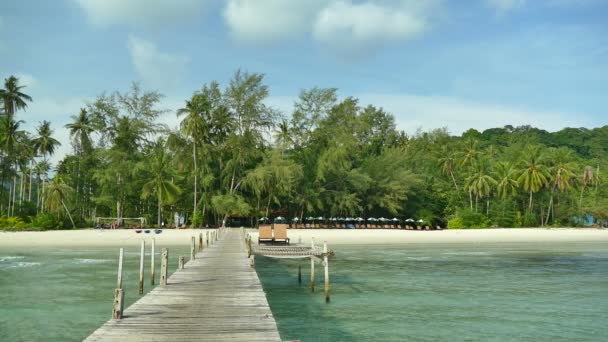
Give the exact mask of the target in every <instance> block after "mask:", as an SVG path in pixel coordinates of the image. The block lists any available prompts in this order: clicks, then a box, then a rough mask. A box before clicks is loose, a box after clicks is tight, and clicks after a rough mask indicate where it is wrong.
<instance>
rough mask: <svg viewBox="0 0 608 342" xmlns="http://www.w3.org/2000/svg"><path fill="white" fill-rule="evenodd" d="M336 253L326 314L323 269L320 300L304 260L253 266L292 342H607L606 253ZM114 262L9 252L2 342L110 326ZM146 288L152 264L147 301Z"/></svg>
mask: <svg viewBox="0 0 608 342" xmlns="http://www.w3.org/2000/svg"><path fill="white" fill-rule="evenodd" d="M332 248H333V249H334V251H335V252H336V256H335V257H334V258H332V259H331V260H330V270H331V272H330V276H331V290H332V301H331V302H330V303H329V304H325V302H324V297H323V272H322V267H321V265H317V268H316V273H317V277H316V280H317V292H316V293H311V292H310V290H309V289H308V284H309V279H310V277H309V267H310V263H309V262H308V261H300V262H301V265H302V278H303V283H302V285H298V284H297V265H298V261H294V260H276V259H267V258H262V257H259V258H256V269H257V272H258V274H259V275H260V278H261V279H262V283H263V285H264V289H265V290H266V292H267V295H268V299H269V302H270V305H271V307H272V311H273V314H274V316H275V318H276V320H277V322H278V325H279V330H280V332H281V336H282V337H283V339H284V340H287V339H301V340H302V341H606V340H608V246H607V245H606V244H605V243H603V244H599V243H584V244H580V243H578V244H518V245H474V244H459V245H403V246H338V245H336V246H333V247H332ZM157 249H158V250H160V246H157ZM125 251H126V258H125V272H124V277H123V279H124V280H123V282H124V287H125V290H126V302H127V303H126V304H127V305H129V304H131V303H133V302H134V301H135V300H136V299H137V298H138V297H139V295H138V294H137V283H138V269H139V266H138V265H139V248H138V247H132V248H128V249H126V250H125ZM178 255H188V248H187V247H186V248H181V249H180V248H175V247H172V248H170V259H171V260H170V265H173V266H177V256H178ZM117 256H118V248H93V249H90V248H79V249H72V248H54V249H36V250H25V249H16V248H13V249H7V248H0V341H80V340H82V339H83V338H85V337H86V336H88V335H89V334H90V333H91V332H92V331H93V330H95V329H96V328H97V327H99V326H100V325H101V324H102V323H103V322H105V321H106V320H107V319H108V318H109V317H110V313H111V304H112V296H113V288H114V287H115V282H116V263H117V261H116V260H117ZM156 260H157V262H159V260H160V257H159V256H158V255H157V258H156ZM159 268H160V265H157V277H158V269H159ZM174 269H175V268H174V267H173V268H171V270H174ZM157 281H158V280H157ZM148 282H149V265H146V290H149V285H148Z"/></svg>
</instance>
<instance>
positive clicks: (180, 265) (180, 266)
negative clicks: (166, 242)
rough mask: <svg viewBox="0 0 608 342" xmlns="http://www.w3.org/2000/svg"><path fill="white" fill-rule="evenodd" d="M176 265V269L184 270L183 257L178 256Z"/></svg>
mask: <svg viewBox="0 0 608 342" xmlns="http://www.w3.org/2000/svg"><path fill="white" fill-rule="evenodd" d="M178 260H179V261H178V263H177V268H178V269H180V270H183V269H184V256H183V255H180V257H179V259H178Z"/></svg>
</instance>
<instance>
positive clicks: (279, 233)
mask: <svg viewBox="0 0 608 342" xmlns="http://www.w3.org/2000/svg"><path fill="white" fill-rule="evenodd" d="M274 242H285V243H286V244H288V245H289V238H288V237H287V225H286V224H275V225H274Z"/></svg>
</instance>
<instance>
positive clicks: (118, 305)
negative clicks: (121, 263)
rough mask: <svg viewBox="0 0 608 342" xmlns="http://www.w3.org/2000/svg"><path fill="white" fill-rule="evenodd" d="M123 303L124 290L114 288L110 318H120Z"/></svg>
mask: <svg viewBox="0 0 608 342" xmlns="http://www.w3.org/2000/svg"><path fill="white" fill-rule="evenodd" d="M124 303H125V291H124V290H123V289H121V288H118V289H115V290H114V305H113V306H112V319H121V318H122V312H123V309H124V305H125V304H124Z"/></svg>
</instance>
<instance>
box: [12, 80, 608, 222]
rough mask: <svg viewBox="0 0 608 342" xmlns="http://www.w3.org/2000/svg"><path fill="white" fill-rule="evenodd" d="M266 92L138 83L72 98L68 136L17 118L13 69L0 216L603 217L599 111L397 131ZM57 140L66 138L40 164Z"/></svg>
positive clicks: (251, 84) (360, 111) (304, 96)
mask: <svg viewBox="0 0 608 342" xmlns="http://www.w3.org/2000/svg"><path fill="white" fill-rule="evenodd" d="M269 96H270V89H269V88H268V87H267V86H266V85H265V84H264V75H262V74H258V73H248V72H243V71H240V70H239V71H237V72H236V73H235V74H234V76H233V77H232V79H231V80H230V81H229V82H228V84H226V85H225V86H221V85H220V84H219V83H218V82H216V81H212V82H209V83H207V84H205V85H203V86H202V87H201V89H199V90H197V91H195V92H194V93H193V95H192V96H191V97H190V98H188V99H184V102H183V106H182V108H180V109H179V110H177V111H176V112H175V113H173V112H169V111H167V110H165V109H163V102H162V100H163V96H162V95H161V94H160V93H158V92H155V91H146V90H143V89H141V87H140V85H139V84H137V83H135V84H133V85H132V86H131V88H129V90H127V91H126V92H119V91H115V92H111V93H107V92H104V93H103V94H101V95H99V96H98V97H97V98H95V99H91V101H90V102H88V103H86V104H83V107H82V109H81V110H80V111H79V112H78V113H72V114H73V116H72V117H71V122H70V123H68V124H67V125H66V126H65V127H66V128H67V129H68V131H69V134H70V141H59V140H57V139H56V138H55V133H54V128H53V127H52V123H51V122H48V121H43V122H41V123H40V124H39V125H38V127H37V128H36V130H35V131H34V132H27V131H25V130H24V129H23V128H22V127H23V124H24V121H23V120H26V119H27V115H24V113H25V112H26V111H27V105H28V103H30V102H31V101H33V100H35V99H32V98H31V97H30V96H29V95H27V88H26V87H25V86H23V85H21V84H20V82H19V79H18V78H16V77H14V76H9V77H8V78H6V79H5V82H4V87H3V89H1V90H0V165H1V169H0V217H1V219H0V225H1V226H3V227H6V228H12V229H26V228H28V227H37V228H43V229H56V228H62V227H63V228H71V227H78V226H80V227H82V226H90V225H92V224H93V220H94V218H95V217H99V216H111V217H119V218H121V217H146V218H147V219H148V222H150V223H152V224H154V223H156V224H157V225H160V224H161V222H169V223H171V222H172V220H173V217H174V213H175V212H177V213H183V214H184V216H185V217H186V223H187V225H190V226H197V227H200V226H216V225H218V224H222V223H226V224H239V225H243V224H253V223H255V222H256V221H257V219H258V218H260V217H262V216H268V217H276V216H279V215H280V216H286V217H290V218H291V217H298V218H300V219H302V218H304V217H307V216H324V217H330V216H363V217H370V216H375V217H379V216H385V217H393V216H396V217H400V218H410V217H413V218H416V219H423V220H425V221H426V222H428V223H429V224H433V225H436V224H439V225H442V226H445V225H448V226H449V227H450V228H470V227H492V226H497V227H529V226H544V225H546V226H570V225H580V224H582V222H583V219H582V218H583V217H584V216H583V215H592V216H593V217H595V218H596V219H599V220H603V221H604V222H605V220H606V218H607V217H608V186H607V185H606V183H605V182H603V174H602V172H603V170H606V169H607V167H608V165H607V164H608V162H607V160H608V158H607V157H608V126H604V127H599V128H593V129H588V128H564V129H562V130H560V131H558V132H547V131H545V130H542V129H539V128H534V127H530V126H519V127H513V126H505V127H502V128H492V129H486V130H484V131H478V130H475V129H470V130H468V131H466V132H464V133H463V134H461V135H451V134H449V132H448V130H447V128H444V129H435V130H431V131H418V132H416V133H415V134H406V133H405V132H404V131H402V130H400V129H398V128H397V125H396V122H395V117H394V116H393V115H392V114H391V113H387V112H386V111H385V110H383V109H382V108H381V107H377V106H374V105H366V104H362V103H360V101H359V100H358V99H356V98H354V97H346V98H339V97H338V93H337V90H336V89H333V88H318V87H315V88H311V89H305V90H302V91H301V92H300V94H299V97H298V98H297V100H296V101H295V102H294V105H293V112H291V113H283V112H280V111H278V110H277V109H275V108H272V107H271V106H269V105H268V104H267V103H268V101H267V99H268V97H269ZM379 105H381V104H379ZM66 114H70V113H66ZM161 122H172V124H170V125H166V124H162V123H161ZM60 144H70V145H71V147H72V153H70V154H68V155H66V156H65V157H63V158H62V159H61V160H60V161H59V162H58V163H57V165H52V164H51V162H50V159H49V158H50V157H51V156H53V155H54V153H55V151H56V149H57V147H58V146H59V145H60Z"/></svg>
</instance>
